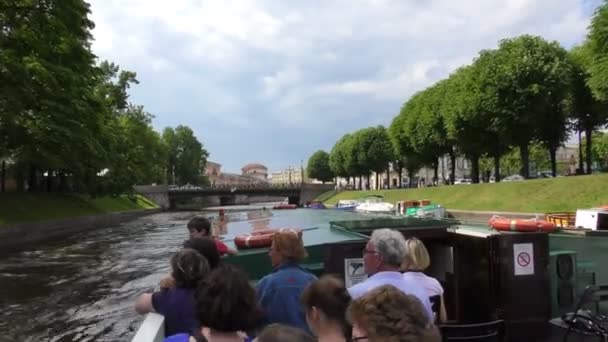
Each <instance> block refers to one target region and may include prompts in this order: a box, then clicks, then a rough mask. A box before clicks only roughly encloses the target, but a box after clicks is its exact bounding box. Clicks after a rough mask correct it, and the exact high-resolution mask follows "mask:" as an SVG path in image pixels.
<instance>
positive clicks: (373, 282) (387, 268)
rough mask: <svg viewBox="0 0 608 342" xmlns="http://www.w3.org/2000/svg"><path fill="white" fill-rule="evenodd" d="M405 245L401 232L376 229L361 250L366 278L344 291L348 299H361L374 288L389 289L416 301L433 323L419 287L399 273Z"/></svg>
mask: <svg viewBox="0 0 608 342" xmlns="http://www.w3.org/2000/svg"><path fill="white" fill-rule="evenodd" d="M406 248H407V245H406V243H405V238H404V237H403V234H401V232H398V231H396V230H392V229H376V230H374V232H373V233H372V236H371V238H370V239H369V241H368V242H367V244H366V245H365V249H364V250H363V268H364V269H365V273H367V275H368V276H369V278H368V279H367V280H365V281H363V282H361V283H359V284H356V285H353V286H351V287H350V288H349V289H348V292H349V293H350V296H351V297H352V298H353V299H355V298H358V297H361V296H362V295H364V294H365V293H366V292H369V291H371V290H373V289H375V288H376V287H379V286H382V285H393V286H395V287H396V288H398V289H399V290H401V291H402V292H403V293H405V294H409V295H413V296H415V297H417V298H418V299H419V300H420V301H421V302H422V305H423V306H424V308H425V309H426V311H427V314H428V317H429V320H431V321H432V319H433V311H432V309H431V302H430V299H429V297H428V296H427V295H426V292H425V291H424V289H423V288H422V287H421V285H420V284H418V283H416V282H413V281H411V280H409V279H405V278H404V277H403V275H402V274H401V273H400V272H399V268H400V267H401V263H402V262H403V259H404V258H405V255H406Z"/></svg>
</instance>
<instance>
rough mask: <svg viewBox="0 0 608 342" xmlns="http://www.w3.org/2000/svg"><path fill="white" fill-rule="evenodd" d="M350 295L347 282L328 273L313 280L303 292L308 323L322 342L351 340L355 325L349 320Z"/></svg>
mask: <svg viewBox="0 0 608 342" xmlns="http://www.w3.org/2000/svg"><path fill="white" fill-rule="evenodd" d="M349 303H350V295H349V294H348V291H347V290H346V287H344V282H343V281H342V280H340V279H338V278H336V277H334V276H331V275H324V276H323V277H321V279H319V280H315V281H313V282H312V283H311V284H310V285H308V287H307V288H306V289H305V290H304V293H302V305H303V306H304V310H305V312H306V321H307V322H308V326H309V327H310V329H311V330H312V331H313V332H314V334H315V335H316V336H317V338H318V340H319V342H345V341H348V340H350V334H351V326H350V324H348V322H347V321H346V309H347V308H348V304H349Z"/></svg>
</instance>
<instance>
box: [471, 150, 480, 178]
mask: <svg viewBox="0 0 608 342" xmlns="http://www.w3.org/2000/svg"><path fill="white" fill-rule="evenodd" d="M471 181H472V182H473V184H477V183H479V156H477V155H472V156H471Z"/></svg>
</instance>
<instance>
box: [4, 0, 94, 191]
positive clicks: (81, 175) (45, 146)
mask: <svg viewBox="0 0 608 342" xmlns="http://www.w3.org/2000/svg"><path fill="white" fill-rule="evenodd" d="M89 12H90V11H89V5H88V4H87V3H86V2H84V1H82V0H66V1H37V2H31V1H25V0H22V1H15V2H13V6H7V7H6V8H3V10H2V11H0V26H1V27H0V44H1V46H0V65H2V68H0V84H1V85H0V135H1V136H2V141H3V142H5V143H4V144H3V145H4V146H3V147H0V151H3V152H2V153H3V154H5V155H6V154H8V155H10V156H11V158H12V159H13V160H15V161H16V163H17V165H16V168H17V169H18V170H21V172H28V183H29V189H30V190H32V191H33V190H37V189H38V188H39V178H40V177H39V176H40V175H41V174H42V171H46V172H47V174H48V175H49V176H48V180H49V182H48V183H47V187H48V188H49V189H50V188H51V183H50V181H51V179H52V175H53V174H55V173H56V172H57V171H58V172H59V173H69V174H71V175H72V177H73V178H74V179H75V180H76V181H78V182H80V183H83V184H85V185H86V183H88V186H90V185H91V184H90V182H87V180H91V179H93V175H94V174H95V173H96V172H97V171H98V168H99V167H100V166H101V165H102V159H101V158H98V156H99V153H98V151H100V150H103V145H101V144H100V143H99V140H98V139H97V137H98V136H99V134H100V131H101V128H102V125H101V122H100V121H99V115H98V112H99V108H100V107H99V106H100V104H99V103H98V101H97V99H96V98H95V97H94V96H93V91H92V90H93V87H94V84H95V75H96V73H97V69H96V68H95V65H94V58H95V56H94V55H93V54H92V52H91V50H90V39H91V34H90V30H91V29H92V27H93V23H92V22H91V21H90V20H89V19H88V14H89ZM20 178H21V177H20Z"/></svg>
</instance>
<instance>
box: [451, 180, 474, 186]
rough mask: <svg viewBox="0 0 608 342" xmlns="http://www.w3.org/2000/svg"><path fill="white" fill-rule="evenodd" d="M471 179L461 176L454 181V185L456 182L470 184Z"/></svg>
mask: <svg viewBox="0 0 608 342" xmlns="http://www.w3.org/2000/svg"><path fill="white" fill-rule="evenodd" d="M472 183H473V181H472V180H471V179H470V178H462V179H457V180H455V181H454V185H456V184H472Z"/></svg>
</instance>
